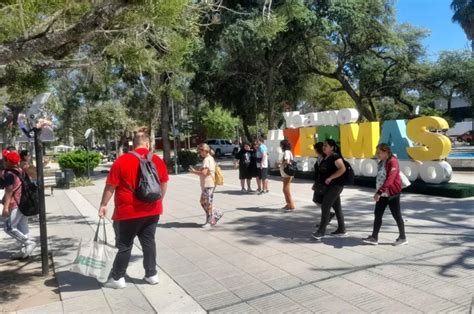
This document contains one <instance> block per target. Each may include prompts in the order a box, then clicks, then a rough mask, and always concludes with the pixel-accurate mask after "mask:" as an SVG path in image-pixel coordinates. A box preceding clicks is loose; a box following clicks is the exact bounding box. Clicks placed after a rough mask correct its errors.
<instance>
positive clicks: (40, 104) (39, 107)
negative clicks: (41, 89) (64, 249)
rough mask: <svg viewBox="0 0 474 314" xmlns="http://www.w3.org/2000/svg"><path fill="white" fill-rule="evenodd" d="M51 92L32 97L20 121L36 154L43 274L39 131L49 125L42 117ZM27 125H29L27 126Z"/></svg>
mask: <svg viewBox="0 0 474 314" xmlns="http://www.w3.org/2000/svg"><path fill="white" fill-rule="evenodd" d="M50 96H51V93H44V94H40V95H38V96H36V97H35V98H34V99H33V102H32V105H31V107H30V108H29V109H28V111H27V112H26V116H25V117H26V120H25V121H23V122H24V123H22V130H23V131H24V132H25V133H26V134H27V135H28V136H31V135H30V134H31V132H33V138H34V146H35V155H36V177H37V178H36V184H37V185H38V198H39V225H40V242H41V271H42V274H43V276H47V275H48V273H49V257H48V232H47V227H46V202H45V198H44V171H43V143H42V142H41V138H40V136H41V131H42V129H43V127H44V126H46V125H50V124H51V123H50V121H49V123H48V121H47V120H45V119H42V117H43V115H44V105H45V104H46V103H47V102H48V99H49V97H50ZM27 125H29V126H30V127H27Z"/></svg>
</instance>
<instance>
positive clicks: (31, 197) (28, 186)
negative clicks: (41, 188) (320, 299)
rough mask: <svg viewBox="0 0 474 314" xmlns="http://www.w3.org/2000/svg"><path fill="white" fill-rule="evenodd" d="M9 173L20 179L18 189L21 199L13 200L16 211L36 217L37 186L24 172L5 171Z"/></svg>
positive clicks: (37, 208)
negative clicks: (15, 204)
mask: <svg viewBox="0 0 474 314" xmlns="http://www.w3.org/2000/svg"><path fill="white" fill-rule="evenodd" d="M5 171H6V172H10V173H12V174H13V175H15V176H16V177H18V179H20V182H21V186H20V187H18V188H17V189H16V190H15V192H16V191H17V190H18V189H21V197H20V199H19V200H17V199H15V201H16V202H17V204H18V209H19V210H20V212H21V213H22V214H23V215H25V216H36V215H38V214H39V194H38V186H37V185H36V183H33V182H31V179H30V176H29V175H28V174H26V173H25V172H21V173H20V172H19V171H17V170H15V169H8V170H5Z"/></svg>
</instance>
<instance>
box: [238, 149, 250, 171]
mask: <svg viewBox="0 0 474 314" xmlns="http://www.w3.org/2000/svg"><path fill="white" fill-rule="evenodd" d="M235 158H236V159H237V160H239V167H240V168H248V167H249V166H250V161H251V158H252V151H250V150H245V149H241V150H240V151H239V152H238V153H237V155H235Z"/></svg>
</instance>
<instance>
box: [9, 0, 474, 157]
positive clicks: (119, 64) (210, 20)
mask: <svg viewBox="0 0 474 314" xmlns="http://www.w3.org/2000/svg"><path fill="white" fill-rule="evenodd" d="M472 6H473V1H470V0H453V2H452V9H453V10H454V16H453V20H454V21H456V22H459V23H460V24H461V25H462V27H463V28H464V30H465V31H466V34H467V35H468V38H470V39H471V40H472V11H473V10H472ZM428 35H429V31H428V30H425V29H420V28H416V27H413V26H411V25H409V24H399V23H397V21H396V18H395V14H394V2H393V1H392V0H273V1H265V0H251V1H249V0H202V1H196V0H114V1H111V0H103V1H79V0H57V1H56V0H55V1H52V0H41V1H40V0H22V1H16V0H7V1H3V2H2V3H1V4H0V106H3V105H6V106H7V107H8V109H9V113H8V115H9V117H8V119H2V121H0V123H4V121H8V123H9V124H8V125H11V124H12V123H13V124H14V122H15V121H16V117H17V116H18V114H19V113H20V112H22V111H24V110H25V108H26V107H27V106H28V105H29V104H30V102H31V99H32V98H33V97H34V96H35V95H36V94H38V93H41V92H45V91H50V92H52V93H53V97H52V100H51V102H50V105H49V106H50V108H49V110H50V112H51V114H52V115H53V116H54V119H55V120H56V121H57V134H58V136H59V138H60V140H61V141H63V142H64V143H72V142H76V144H80V142H81V141H80V140H77V141H74V138H80V137H81V136H80V135H81V132H83V131H84V128H88V127H93V128H94V129H95V130H96V131H97V132H96V134H97V133H99V134H100V136H99V137H98V138H99V139H100V140H102V141H106V140H107V138H108V137H109V136H114V137H115V136H116V137H118V138H119V139H120V141H121V142H125V139H126V137H127V135H129V133H130V132H131V131H133V130H134V129H136V128H145V129H146V130H148V131H149V132H150V133H151V135H152V142H153V143H154V136H155V134H156V135H158V136H160V137H161V138H162V140H163V147H164V151H165V160H166V161H167V162H169V161H170V159H171V158H170V151H171V150H170V147H171V144H170V141H171V140H172V138H173V136H172V134H171V130H172V129H174V128H189V127H190V123H189V122H188V121H191V120H192V121H194V122H193V123H192V125H193V126H194V129H195V132H198V131H199V132H200V131H201V129H202V127H204V134H205V135H208V136H216V137H228V136H233V134H234V133H235V130H236V123H237V124H238V125H240V127H239V128H241V129H243V131H244V134H245V135H246V137H247V138H250V137H252V136H253V135H255V133H258V132H259V131H260V129H263V130H266V129H272V128H276V127H280V126H281V125H282V123H283V122H282V119H281V116H280V114H279V113H280V112H282V111H284V110H295V109H297V110H300V111H303V112H308V111H314V110H328V109H337V108H347V107H355V108H357V109H358V110H359V112H360V113H361V115H362V117H363V119H365V120H369V121H374V120H380V119H387V118H409V117H411V116H412V115H414V108H416V107H417V106H422V107H423V110H425V111H422V112H430V113H436V114H440V115H444V116H449V114H450V109H449V108H450V101H451V99H453V97H458V96H463V97H465V98H467V99H469V100H471V101H472V99H473V94H472V93H473V92H472V91H473V90H474V87H473V86H474V83H473V81H474V75H473V73H472V72H473V70H472V69H473V62H474V61H473V58H472V55H471V54H470V53H469V52H463V51H455V52H444V53H442V54H441V55H440V58H439V60H436V61H435V62H433V61H429V60H427V59H426V57H425V48H424V46H423V45H422V39H423V38H424V37H426V36H428ZM438 98H444V99H446V100H447V101H448V110H447V111H446V112H439V113H438V112H436V111H433V103H434V101H435V100H436V99H438ZM173 109H174V110H173ZM173 112H174V113H175V117H176V119H177V121H176V124H175V125H172V124H173V123H172V113H173ZM203 112H204V114H202V113H203ZM206 112H207V113H208V114H206ZM193 115H195V116H194V117H193ZM203 117H207V118H206V119H207V120H203V119H204V118H203ZM214 118H216V119H217V120H216V121H214V120H213V119H214ZM180 119H181V120H186V121H184V122H183V121H180ZM205 121H208V122H205ZM209 121H210V122H209ZM222 124H229V127H221V126H222ZM3 126H5V124H2V127H3ZM159 131H160V132H159ZM191 131H192V130H187V132H188V133H192V132H191ZM206 133H207V134H206Z"/></svg>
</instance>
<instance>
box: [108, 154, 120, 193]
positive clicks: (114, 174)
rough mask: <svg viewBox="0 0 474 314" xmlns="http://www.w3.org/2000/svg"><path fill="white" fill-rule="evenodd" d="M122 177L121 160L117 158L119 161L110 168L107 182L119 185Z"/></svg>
mask: <svg viewBox="0 0 474 314" xmlns="http://www.w3.org/2000/svg"><path fill="white" fill-rule="evenodd" d="M120 177H121V175H120V160H118V159H117V161H116V162H114V163H113V164H112V168H110V172H109V175H108V176H107V182H106V183H107V184H108V185H111V186H115V187H117V186H118V185H119V184H120Z"/></svg>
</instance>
